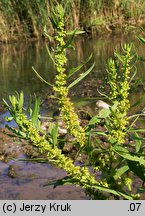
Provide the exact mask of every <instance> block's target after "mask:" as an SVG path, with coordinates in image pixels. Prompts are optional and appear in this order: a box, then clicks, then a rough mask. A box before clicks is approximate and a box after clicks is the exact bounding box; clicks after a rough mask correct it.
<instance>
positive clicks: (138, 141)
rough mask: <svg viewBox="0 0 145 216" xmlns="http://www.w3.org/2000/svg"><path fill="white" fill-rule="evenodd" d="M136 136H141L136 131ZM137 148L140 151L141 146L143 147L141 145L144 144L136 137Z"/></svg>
mask: <svg viewBox="0 0 145 216" xmlns="http://www.w3.org/2000/svg"><path fill="white" fill-rule="evenodd" d="M135 136H136V137H137V138H140V137H139V135H138V134H137V133H135ZM135 144H136V145H135V149H136V151H135V152H136V153H138V152H139V151H140V148H141V145H142V141H141V140H140V139H136V140H135Z"/></svg>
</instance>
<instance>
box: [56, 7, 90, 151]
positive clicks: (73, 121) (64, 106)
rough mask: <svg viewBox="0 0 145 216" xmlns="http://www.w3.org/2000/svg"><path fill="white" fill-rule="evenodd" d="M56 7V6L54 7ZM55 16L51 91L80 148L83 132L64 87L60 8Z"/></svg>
mask: <svg viewBox="0 0 145 216" xmlns="http://www.w3.org/2000/svg"><path fill="white" fill-rule="evenodd" d="M56 7H58V6H56ZM56 10H57V13H58V16H57V31H56V35H55V42H56V44H57V45H56V49H55V67H56V71H57V75H56V77H55V85H54V87H53V90H54V91H55V93H56V95H57V98H58V104H59V109H60V111H61V117H62V119H63V120H64V121H65V123H66V128H67V130H68V132H69V133H70V135H72V136H74V137H75V138H76V141H77V143H79V145H80V146H81V147H82V146H84V145H85V140H86V137H85V130H84V129H83V128H82V127H81V126H80V123H79V118H78V115H77V114H76V113H75V110H74V106H73V103H72V102H71V101H70V99H69V97H68V88H67V86H66V74H65V67H66V64H67V58H66V47H65V45H66V44H65V41H64V37H66V32H65V29H64V17H63V13H62V11H61V10H63V9H62V8H59V10H58V8H56Z"/></svg>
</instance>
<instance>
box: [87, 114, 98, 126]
mask: <svg viewBox="0 0 145 216" xmlns="http://www.w3.org/2000/svg"><path fill="white" fill-rule="evenodd" d="M100 121H101V120H100V118H98V115H95V116H93V118H91V120H90V121H89V123H88V125H94V124H98V123H100Z"/></svg>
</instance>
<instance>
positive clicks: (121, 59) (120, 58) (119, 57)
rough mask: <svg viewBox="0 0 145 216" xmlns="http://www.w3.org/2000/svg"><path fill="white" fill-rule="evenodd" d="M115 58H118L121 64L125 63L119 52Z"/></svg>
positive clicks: (115, 53)
mask: <svg viewBox="0 0 145 216" xmlns="http://www.w3.org/2000/svg"><path fill="white" fill-rule="evenodd" d="M114 55H115V57H117V58H118V59H119V60H120V61H121V62H124V59H123V57H122V55H120V54H119V53H118V52H117V51H116V52H114Z"/></svg>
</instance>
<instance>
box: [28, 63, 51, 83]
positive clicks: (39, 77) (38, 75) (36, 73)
mask: <svg viewBox="0 0 145 216" xmlns="http://www.w3.org/2000/svg"><path fill="white" fill-rule="evenodd" d="M32 69H33V71H34V73H35V75H36V76H37V77H38V79H40V80H41V82H43V83H45V84H47V85H49V86H51V87H53V85H52V84H50V83H49V82H47V81H46V80H45V79H43V78H42V77H41V76H40V74H39V73H38V72H37V71H36V70H35V68H34V67H32Z"/></svg>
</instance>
